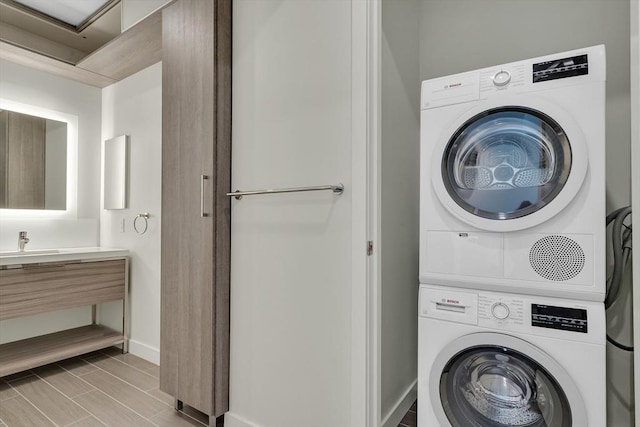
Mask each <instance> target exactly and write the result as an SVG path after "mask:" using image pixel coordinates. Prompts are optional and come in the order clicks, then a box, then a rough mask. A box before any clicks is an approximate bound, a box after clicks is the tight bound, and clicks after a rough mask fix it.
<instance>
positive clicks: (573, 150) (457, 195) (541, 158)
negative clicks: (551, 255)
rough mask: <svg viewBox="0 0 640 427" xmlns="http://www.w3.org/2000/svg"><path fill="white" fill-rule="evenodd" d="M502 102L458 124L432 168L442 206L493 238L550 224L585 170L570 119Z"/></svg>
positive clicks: (549, 107)
mask: <svg viewBox="0 0 640 427" xmlns="http://www.w3.org/2000/svg"><path fill="white" fill-rule="evenodd" d="M504 101H505V100H504V99H502V100H501V101H500V103H499V104H497V103H495V102H494V103H493V104H492V103H486V104H482V105H481V106H480V107H476V108H474V109H472V110H471V111H468V112H467V113H466V114H465V115H464V117H460V118H459V119H458V120H457V121H456V122H455V124H454V125H453V126H452V128H451V129H449V131H448V132H447V133H445V134H444V136H443V138H442V140H441V141H439V142H438V143H439V146H438V147H437V149H436V150H435V153H436V155H435V156H434V161H433V164H432V170H433V174H432V181H433V187H434V190H435V192H436V195H437V196H438V199H439V200H440V201H441V202H442V203H443V204H444V206H445V207H446V208H447V209H448V210H449V211H451V213H453V214H454V215H455V216H457V217H458V218H460V219H461V220H463V221H465V222H467V223H468V224H470V225H473V226H475V227H478V228H481V229H485V230H490V231H515V230H522V229H525V228H529V227H533V226H535V225H538V224H541V223H542V222H544V221H546V220H548V219H549V218H551V217H553V216H554V215H556V214H557V213H559V212H560V211H561V210H562V209H564V208H565V207H566V206H567V205H568V204H569V203H570V202H571V200H572V199H573V198H574V197H575V196H576V194H577V193H578V191H579V190H580V188H581V186H582V184H583V182H584V178H585V175H586V171H587V166H588V155H587V148H586V146H585V143H584V137H583V136H582V133H581V131H580V129H579V127H578V126H577V125H576V124H575V122H574V121H573V120H572V119H571V117H570V116H569V115H568V114H566V113H565V112H564V111H562V110H560V109H558V108H557V107H556V106H554V105H553V104H549V103H546V102H543V101H536V100H531V102H528V103H527V104H526V105H524V104H515V103H514V104H505V103H504ZM438 154H441V155H440V156H439V155H438Z"/></svg>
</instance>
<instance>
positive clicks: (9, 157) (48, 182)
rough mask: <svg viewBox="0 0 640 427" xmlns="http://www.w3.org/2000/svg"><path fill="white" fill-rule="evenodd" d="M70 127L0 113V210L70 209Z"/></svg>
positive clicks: (64, 123) (45, 119)
mask: <svg viewBox="0 0 640 427" xmlns="http://www.w3.org/2000/svg"><path fill="white" fill-rule="evenodd" d="M67 127H68V126H67V123H66V122H62V121H57V120H52V119H50V118H45V117H39V116H35V115H29V114H24V113H20V112H16V111H10V110H6V109H3V110H0V208H2V209H36V210H65V209H67V197H68V195H67V175H68V174H67V158H68V156H67V154H68V153H67V150H68V147H67V140H68V135H67V132H68V129H67Z"/></svg>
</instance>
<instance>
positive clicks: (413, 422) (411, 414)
mask: <svg viewBox="0 0 640 427" xmlns="http://www.w3.org/2000/svg"><path fill="white" fill-rule="evenodd" d="M417 425H418V402H417V401H415V402H413V405H411V408H409V410H408V411H407V413H406V414H405V416H404V418H403V419H402V421H400V424H398V427H417Z"/></svg>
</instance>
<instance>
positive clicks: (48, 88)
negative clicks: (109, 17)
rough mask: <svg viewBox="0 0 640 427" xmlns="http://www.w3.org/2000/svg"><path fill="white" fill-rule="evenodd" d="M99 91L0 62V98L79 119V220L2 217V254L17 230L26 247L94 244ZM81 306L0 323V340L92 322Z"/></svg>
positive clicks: (12, 247)
mask: <svg viewBox="0 0 640 427" xmlns="http://www.w3.org/2000/svg"><path fill="white" fill-rule="evenodd" d="M100 96H101V91H100V89H97V88H94V87H91V86H87V85H84V84H81V83H77V82H73V81H71V80H66V79H63V78H61V77H57V76H53V75H49V74H47V73H44V72H41V71H38V70H33V69H30V68H27V67H24V66H21V65H18V64H14V63H11V62H8V61H4V60H0V98H3V99H7V100H10V101H14V102H18V103H21V104H29V105H32V106H35V107H39V108H44V109H47V110H51V111H56V112H60V113H64V114H67V115H73V116H77V117H78V164H77V165H73V167H77V168H78V173H77V174H78V183H77V192H78V208H77V218H71V219H56V218H55V216H47V214H43V216H42V217H38V218H33V217H31V218H21V217H19V216H17V217H12V218H9V217H5V216H3V217H2V219H0V221H1V224H0V250H15V249H16V247H17V236H18V232H19V231H21V230H26V231H27V232H28V235H29V238H30V239H31V241H30V242H29V244H28V248H30V249H38V248H56V247H82V246H97V245H98V242H99V240H98V217H99V214H98V212H99V211H98V206H99V189H100V116H101V101H100ZM90 319H91V313H90V310H89V309H86V308H80V309H72V310H63V311H59V312H54V313H46V314H42V315H38V316H32V317H29V318H19V319H11V320H7V321H3V322H0V342H7V341H13V340H16V339H21V338H27V337H30V336H34V335H40V334H43V333H47V332H52V331H56V330H61V329H65V328H67V327H73V326H80V325H83V324H87V323H89V322H90Z"/></svg>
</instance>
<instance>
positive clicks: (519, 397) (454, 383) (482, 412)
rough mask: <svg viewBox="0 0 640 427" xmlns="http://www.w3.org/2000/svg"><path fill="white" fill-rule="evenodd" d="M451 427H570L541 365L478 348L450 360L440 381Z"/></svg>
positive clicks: (563, 403)
mask: <svg viewBox="0 0 640 427" xmlns="http://www.w3.org/2000/svg"><path fill="white" fill-rule="evenodd" d="M440 400H441V402H442V405H443V408H444V411H445V414H446V416H447V418H448V419H449V422H450V423H451V425H452V426H454V427H472V426H473V427H506V426H510V427H517V426H527V427H571V425H572V418H571V409H570V405H569V401H568V400H567V397H566V395H565V393H564V392H563V390H562V388H561V387H560V386H559V385H558V382H557V381H556V380H555V379H554V378H553V377H552V376H551V375H550V374H549V372H547V371H546V370H545V369H544V367H543V366H540V364H538V363H536V362H535V361H534V360H532V359H531V358H529V357H528V356H526V355H524V354H522V353H519V352H517V351H515V350H512V349H509V348H504V347H494V346H482V347H474V348H471V349H468V350H465V351H463V352H461V353H459V354H457V355H456V356H454V357H453V358H452V359H451V360H450V361H449V363H448V364H447V365H446V367H445V370H444V372H443V373H442V376H441V377H440Z"/></svg>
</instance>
